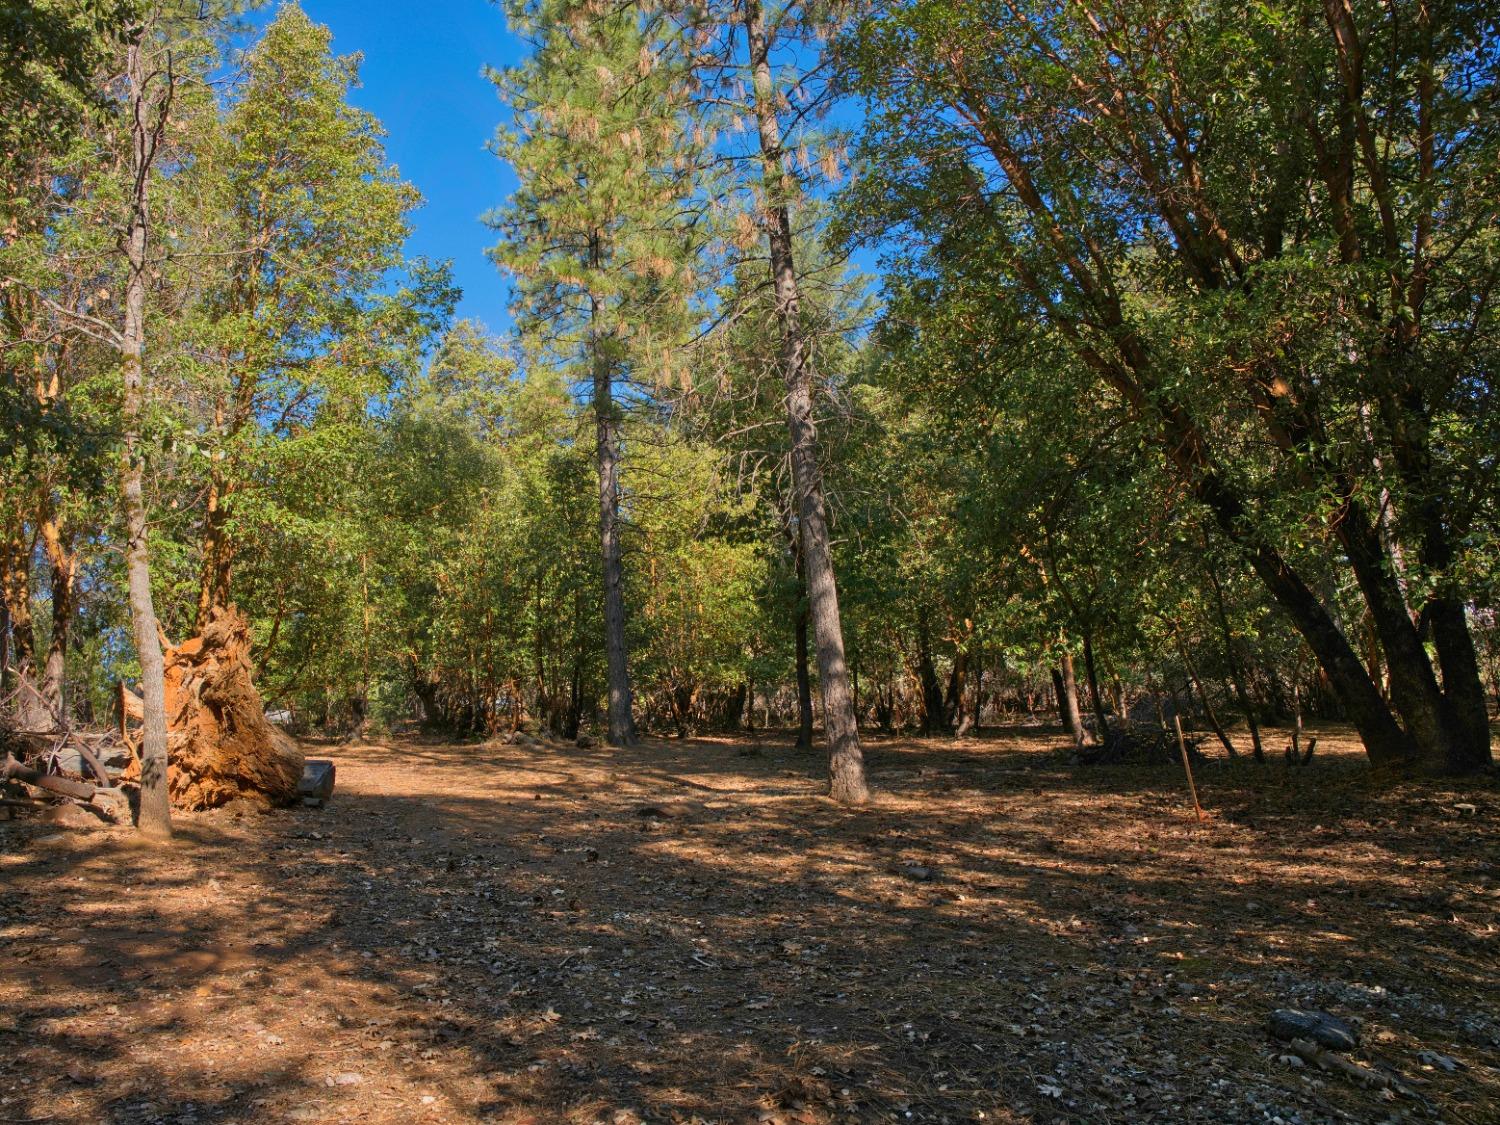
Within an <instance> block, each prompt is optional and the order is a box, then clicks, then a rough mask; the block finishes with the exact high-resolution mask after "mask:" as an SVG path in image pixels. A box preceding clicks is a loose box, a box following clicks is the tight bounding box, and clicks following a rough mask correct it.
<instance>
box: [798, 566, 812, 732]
mask: <svg viewBox="0 0 1500 1125" xmlns="http://www.w3.org/2000/svg"><path fill="white" fill-rule="evenodd" d="M797 577H798V583H797V584H798V590H797V619H796V628H795V633H796V636H795V638H794V640H795V642H796V647H797V749H798V750H811V749H812V744H813V701H812V676H811V674H810V673H809V671H808V666H807V630H808V625H809V623H810V619H811V614H809V613H808V609H807V582H806V579H804V578H803V577H802V561H801V559H800V558H799V559H798V561H797Z"/></svg>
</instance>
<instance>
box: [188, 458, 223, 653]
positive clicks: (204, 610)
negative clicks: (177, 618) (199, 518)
mask: <svg viewBox="0 0 1500 1125" xmlns="http://www.w3.org/2000/svg"><path fill="white" fill-rule="evenodd" d="M228 497H229V489H228V486H227V485H226V483H225V481H224V479H223V474H222V473H221V472H220V471H219V468H218V465H217V463H216V464H215V466H214V470H213V477H212V479H211V480H210V481H209V485H208V500H207V505H206V508H205V510H204V513H203V547H202V550H203V560H202V563H201V565H200V567H199V572H198V611H197V615H196V617H195V618H194V624H193V629H194V631H195V632H200V633H201V632H202V631H203V629H204V628H205V627H206V626H207V625H208V619H209V617H210V616H211V615H212V614H213V612H214V610H222V609H225V608H227V607H228V605H229V578H230V569H231V566H232V560H233V549H232V544H231V543H230V542H229V529H228V528H227V527H226V526H225V523H226V516H227V513H226V511H225V508H224V502H225V501H226V500H227V499H228Z"/></svg>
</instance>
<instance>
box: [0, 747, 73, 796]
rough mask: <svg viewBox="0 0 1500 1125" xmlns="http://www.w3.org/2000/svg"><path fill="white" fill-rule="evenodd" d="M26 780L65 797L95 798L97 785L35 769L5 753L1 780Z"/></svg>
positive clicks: (1, 765)
mask: <svg viewBox="0 0 1500 1125" xmlns="http://www.w3.org/2000/svg"><path fill="white" fill-rule="evenodd" d="M11 779H14V780H16V781H24V782H25V783H26V784H27V785H30V786H33V787H35V788H37V789H45V790H47V791H48V792H50V793H60V794H62V795H63V796H64V797H77V798H78V799H79V800H80V801H91V800H93V799H94V793H95V791H96V790H95V787H94V786H93V785H90V784H89V783H88V782H87V781H72V780H70V779H68V778H66V777H58V776H57V775H56V774H50V773H43V772H42V771H41V770H34V769H32V768H31V767H30V766H23V765H22V764H21V763H20V762H18V761H16V759H15V758H14V757H13V756H12V755H10V754H7V755H5V761H4V762H3V763H0V781H9V780H11Z"/></svg>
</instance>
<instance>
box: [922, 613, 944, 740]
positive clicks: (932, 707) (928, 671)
mask: <svg viewBox="0 0 1500 1125" xmlns="http://www.w3.org/2000/svg"><path fill="white" fill-rule="evenodd" d="M917 678H918V679H919V680H920V681H921V683H922V733H923V734H932V733H933V732H934V731H942V730H947V729H948V728H947V724H946V723H945V722H944V721H943V685H942V684H941V683H939V682H938V677H937V669H936V668H934V667H933V665H932V631H931V629H930V628H929V627H928V624H927V610H926V609H919V610H917Z"/></svg>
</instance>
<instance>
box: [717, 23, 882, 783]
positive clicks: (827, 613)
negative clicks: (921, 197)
mask: <svg viewBox="0 0 1500 1125" xmlns="http://www.w3.org/2000/svg"><path fill="white" fill-rule="evenodd" d="M745 34H746V39H747V43H748V47H749V61H750V69H751V76H752V79H753V84H754V90H755V117H756V124H757V126H758V129H759V135H760V155H761V172H762V183H763V185H764V188H765V206H766V214H765V221H766V233H767V240H768V243H769V249H770V258H771V277H772V281H773V283H774V288H775V294H776V321H777V327H778V328H779V330H780V335H781V366H782V375H783V378H784V380H785V383H786V406H787V428H788V430H789V432H790V436H791V445H792V477H793V481H794V483H795V486H796V490H797V500H798V504H797V509H798V514H799V516H800V527H799V531H800V533H801V535H802V544H803V565H804V567H805V570H806V574H807V592H808V603H809V609H810V612H811V614H812V624H813V632H814V636H815V638H816V643H817V653H818V682H819V685H820V686H821V688H822V691H823V727H824V730H825V731H826V732H827V734H828V747H829V757H828V775H829V778H828V780H829V785H828V792H829V795H830V796H831V797H832V798H833V799H834V800H836V801H839V802H841V803H843V804H863V803H864V802H866V801H868V800H869V797H870V793H869V788H868V786H867V784H866V782H865V766H864V751H863V749H862V748H861V747H860V743H859V724H858V720H857V717H856V715H855V713H854V696H853V693H852V691H851V689H850V686H849V668H848V664H847V662H846V659H845V655H844V630H843V623H842V621H841V620H840V617H839V597H838V584H837V581H836V579H835V576H834V565H833V547H832V544H831V542H830V540H829V532H828V514H827V510H826V507H825V504H824V499H823V481H822V477H821V475H820V471H819V467H818V452H817V430H816V427H815V426H814V424H813V408H812V376H813V372H812V357H811V356H810V355H809V354H808V349H807V342H806V340H805V338H804V330H803V326H802V319H801V308H800V305H801V295H800V293H799V291H798V285H797V273H796V268H795V263H794V258H793V252H792V224H791V215H790V212H789V210H788V207H789V204H788V195H789V191H788V185H787V178H788V173H787V168H786V154H785V152H784V151H783V150H782V139H781V122H780V120H779V119H778V117H777V105H776V90H775V85H774V83H773V81H772V77H771V50H770V42H769V40H768V38H767V34H766V26H765V15H764V12H763V11H762V8H761V4H760V0H745Z"/></svg>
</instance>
